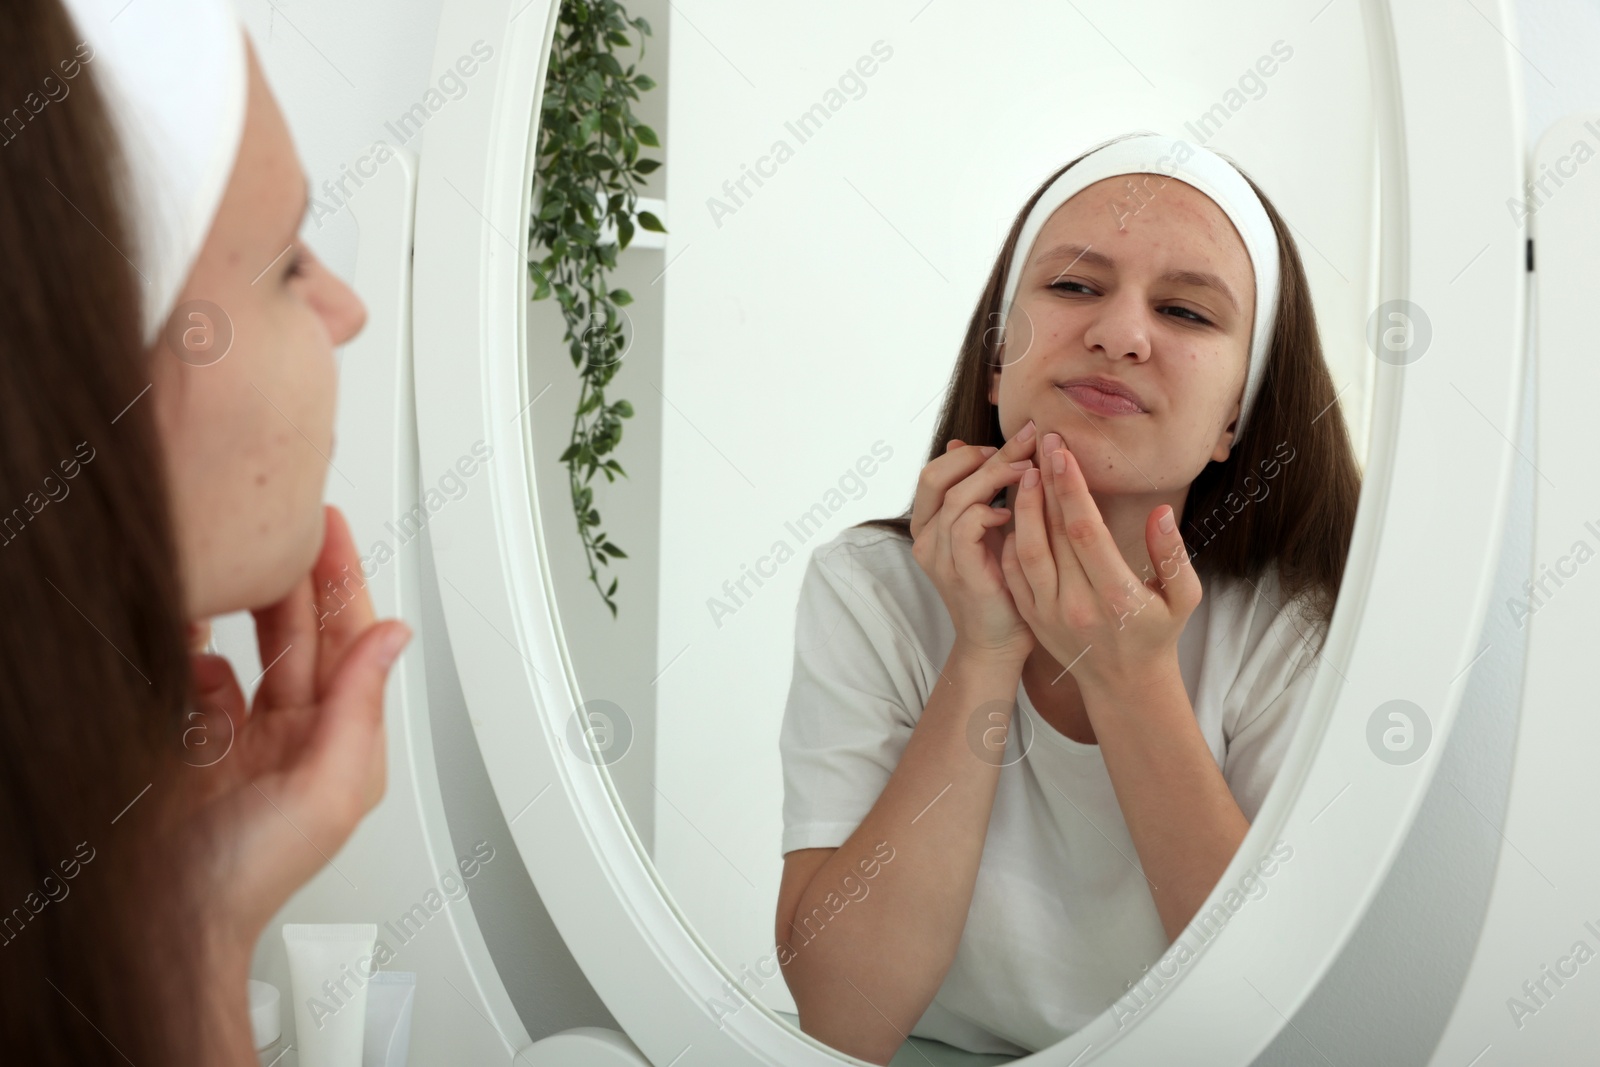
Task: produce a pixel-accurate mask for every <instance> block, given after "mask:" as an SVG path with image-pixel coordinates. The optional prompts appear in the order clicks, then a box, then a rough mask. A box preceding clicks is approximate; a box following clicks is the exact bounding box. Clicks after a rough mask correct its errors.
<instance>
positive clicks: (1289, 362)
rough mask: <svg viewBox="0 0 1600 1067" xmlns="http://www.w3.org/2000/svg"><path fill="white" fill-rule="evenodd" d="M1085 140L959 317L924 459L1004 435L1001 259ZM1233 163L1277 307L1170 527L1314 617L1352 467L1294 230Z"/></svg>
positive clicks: (1325, 607)
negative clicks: (1238, 410) (1217, 442)
mask: <svg viewBox="0 0 1600 1067" xmlns="http://www.w3.org/2000/svg"><path fill="white" fill-rule="evenodd" d="M1127 136H1133V135H1127ZM1121 139H1122V138H1113V139H1112V140H1113V141H1115V140H1121ZM1105 143H1106V144H1109V143H1112V142H1111V141H1108V142H1105ZM1099 147H1103V145H1097V146H1096V148H1099ZM1093 151H1095V149H1094V148H1091V149H1090V150H1089V151H1088V152H1085V153H1084V154H1083V155H1080V156H1078V157H1077V158H1076V159H1073V160H1072V162H1070V163H1068V164H1066V166H1064V167H1062V168H1061V169H1060V170H1058V171H1056V172H1055V173H1054V174H1052V175H1050V177H1048V178H1046V179H1045V180H1044V182H1042V183H1041V184H1040V185H1039V188H1038V189H1036V190H1035V191H1034V193H1033V195H1032V196H1030V197H1029V198H1028V202H1027V203H1025V204H1024V205H1023V206H1022V209H1021V210H1020V211H1018V212H1017V217H1016V220H1015V221H1014V222H1013V223H1012V224H1011V232H1010V233H1009V234H1008V235H1007V237H1006V240H1005V244H1004V245H1003V246H1002V247H1001V249H1000V254H999V255H998V256H997V257H996V258H995V261H994V267H993V268H992V269H991V270H990V272H989V282H988V284H987V285H986V286H985V287H984V290H983V293H982V295H981V296H980V297H979V298H978V306H977V307H976V308H974V309H973V312H972V318H971V319H970V320H969V321H968V323H967V333H966V337H965V339H964V340H963V341H962V343H961V351H960V355H959V357H958V359H957V360H956V366H955V370H954V372H953V373H952V375H951V379H950V387H949V389H948V390H947V391H946V393H945V399H944V407H943V410H942V411H941V413H940V416H939V425H938V427H937V428H936V429H935V430H934V434H933V442H932V444H931V445H930V447H929V449H928V458H927V461H926V462H928V463H931V462H933V461H934V460H935V459H937V458H938V457H939V456H942V455H944V452H945V442H946V441H949V440H951V439H952V438H954V439H956V440H960V441H962V442H964V443H966V444H969V445H971V444H977V445H995V446H999V445H1002V444H1004V443H1005V437H1004V436H1003V435H1002V433H1001V431H1000V410H999V408H998V407H997V406H995V405H994V404H991V403H990V402H989V377H990V372H991V370H992V369H993V368H994V367H997V366H1000V365H1001V363H1000V355H999V352H998V351H997V350H998V348H999V342H1000V338H999V337H998V336H997V334H998V331H997V330H996V329H995V328H994V324H995V323H997V322H999V321H1000V315H999V311H1000V298H1001V296H1002V295H1003V292H1004V272H1005V269H1006V265H1007V264H1009V263H1010V262H1011V257H1012V254H1013V252H1014V251H1015V249H1016V245H1017V239H1018V235H1019V233H1020V232H1021V230H1022V225H1023V223H1024V222H1025V221H1026V219H1027V217H1028V214H1029V212H1031V211H1032V210H1033V205H1034V204H1035V203H1036V202H1037V201H1038V199H1039V197H1040V196H1041V195H1043V193H1044V191H1045V189H1046V188H1048V187H1049V185H1050V183H1051V182H1053V181H1055V179H1056V178H1057V177H1058V176H1059V175H1060V174H1061V173H1062V172H1063V171H1065V170H1067V169H1068V168H1070V167H1072V166H1073V164H1075V163H1077V162H1078V161H1079V160H1081V159H1083V157H1084V156H1086V155H1088V154H1089V153H1090V152H1093ZM1224 158H1226V157H1224ZM1228 162H1229V163H1230V164H1233V161H1232V160H1228ZM1233 165H1234V167H1235V169H1239V168H1238V165H1237V164H1233ZM1239 173H1240V174H1242V175H1244V179H1245V181H1247V182H1249V183H1250V187H1251V188H1252V189H1254V190H1255V192H1256V195H1257V196H1259V197H1260V198H1261V204H1262V206H1263V207H1265V208H1266V211H1267V217H1268V218H1270V219H1271V220H1272V228H1273V230H1275V231H1276V233H1277V237H1278V262H1279V287H1278V308H1277V315H1276V318H1275V319H1274V323H1273V329H1272V339H1271V343H1270V344H1269V345H1268V349H1267V365H1266V367H1265V369H1264V370H1263V372H1262V381H1261V386H1260V389H1259V391H1258V393H1257V396H1256V400H1255V406H1254V408H1253V409H1252V410H1251V412H1250V416H1249V419H1248V420H1247V422H1246V424H1245V428H1244V432H1243V433H1242V434H1240V435H1239V437H1238V438H1237V439H1236V440H1235V441H1234V444H1233V448H1232V450H1231V451H1230V452H1229V453H1228V458H1227V459H1225V460H1221V461H1215V460H1213V461H1212V462H1210V463H1208V464H1207V465H1206V466H1205V468H1204V469H1202V470H1201V472H1200V473H1199V475H1197V476H1196V477H1195V480H1194V482H1193V483H1192V484H1191V485H1190V486H1189V492H1188V495H1187V497H1186V498H1185V500H1184V507H1183V522H1182V526H1181V529H1182V532H1183V539H1184V542H1185V544H1186V546H1187V548H1188V552H1189V555H1190V558H1191V559H1192V560H1193V561H1194V563H1195V565H1196V567H1197V569H1203V571H1204V573H1206V574H1207V575H1210V576H1219V577H1228V578H1238V579H1249V580H1250V581H1252V582H1254V581H1256V580H1257V579H1259V578H1260V577H1261V574H1262V572H1263V571H1264V570H1265V569H1266V568H1267V566H1268V565H1269V564H1276V565H1277V571H1278V575H1279V578H1280V581H1281V583H1282V585H1281V591H1282V593H1283V595H1284V597H1285V598H1286V600H1298V601H1299V603H1300V604H1301V605H1303V606H1304V608H1305V610H1306V611H1307V614H1308V615H1309V617H1310V618H1311V619H1314V620H1317V621H1320V622H1321V623H1322V624H1323V625H1324V626H1325V625H1326V623H1327V622H1328V620H1329V618H1330V617H1331V616H1332V614H1333V606H1334V603H1335V601H1336V600H1337V598H1338V594H1339V583H1340V580H1341V579H1342V578H1343V576H1344V565H1345V558H1346V557H1347V556H1348V554H1349V551H1350V537H1351V533H1352V531H1353V530H1354V528H1355V517H1356V501H1357V498H1358V497H1359V495H1360V491H1361V471H1360V467H1359V466H1358V465H1357V463H1356V457H1355V451H1354V449H1353V448H1352V447H1351V442H1350V433H1349V430H1348V428H1347V427H1346V425H1345V422H1344V418H1343V416H1342V414H1341V413H1340V411H1339V409H1338V406H1337V404H1336V403H1335V400H1336V399H1337V394H1336V393H1335V391H1334V388H1333V378H1332V376H1331V375H1330V374H1329V373H1328V366H1327V363H1326V362H1324V360H1323V357H1322V341H1321V339H1320V337H1319V336H1318V333H1317V320H1316V313H1315V311H1314V310H1313V308H1312V305H1311V290H1310V287H1309V286H1308V285H1307V284H1306V275H1305V268H1304V267H1303V266H1302V265H1301V262H1300V253H1299V251H1298V250H1297V249H1296V247H1295V243H1294V238H1293V237H1292V236H1290V233H1289V228H1288V227H1287V226H1286V225H1284V222H1283V219H1282V217H1281V216H1280V215H1279V214H1278V211H1277V209H1276V208H1275V207H1273V205H1272V201H1271V200H1269V199H1267V196H1266V194H1265V193H1263V192H1262V191H1261V189H1260V187H1259V186H1257V185H1256V183H1255V182H1254V181H1253V180H1251V178H1250V176H1249V175H1247V174H1244V171H1243V170H1240V171H1239ZM856 525H857V526H875V527H881V528H883V529H888V530H893V531H896V532H897V533H900V534H901V535H903V536H905V537H906V538H910V536H911V508H910V506H909V505H908V506H907V508H906V510H905V512H904V513H903V514H901V515H899V516H896V517H894V518H887V519H869V520H867V521H866V522H862V523H857V524H856ZM1280 606H1282V605H1280Z"/></svg>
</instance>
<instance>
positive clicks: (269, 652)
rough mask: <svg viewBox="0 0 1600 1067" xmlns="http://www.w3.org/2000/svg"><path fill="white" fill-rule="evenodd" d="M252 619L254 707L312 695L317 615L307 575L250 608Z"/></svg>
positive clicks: (308, 700) (306, 700) (286, 703)
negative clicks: (256, 662)
mask: <svg viewBox="0 0 1600 1067" xmlns="http://www.w3.org/2000/svg"><path fill="white" fill-rule="evenodd" d="M250 615H251V617H252V618H254V619H255V623H256V652H257V654H258V655H259V656H260V658H261V670H262V675H261V686H260V688H259V689H257V691H256V698H255V700H256V707H258V708H263V707H265V708H273V707H286V706H294V705H299V704H309V703H311V702H313V701H314V700H315V699H316V677H317V675H316V672H317V616H316V611H315V610H314V609H313V607H312V592H311V577H310V576H309V575H307V576H306V577H304V578H302V579H300V581H298V582H296V583H295V585H294V588H293V589H291V590H289V593H288V595H286V596H285V597H284V598H283V599H282V600H280V601H278V602H277V603H276V604H270V605H268V606H267V607H264V608H256V609H255V610H253V611H251V612H250Z"/></svg>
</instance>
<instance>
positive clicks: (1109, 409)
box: [1056, 378, 1145, 415]
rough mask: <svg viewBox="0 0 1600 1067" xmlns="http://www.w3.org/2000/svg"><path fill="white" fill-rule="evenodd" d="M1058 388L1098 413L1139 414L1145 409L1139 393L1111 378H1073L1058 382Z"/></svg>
mask: <svg viewBox="0 0 1600 1067" xmlns="http://www.w3.org/2000/svg"><path fill="white" fill-rule="evenodd" d="M1056 388H1057V389H1060V390H1061V391H1062V393H1064V394H1065V395H1066V396H1068V397H1069V398H1071V400H1072V401H1073V402H1074V403H1076V404H1077V405H1078V406H1079V407H1081V408H1083V409H1084V410H1086V411H1089V412H1091V413H1093V414H1096V415H1138V414H1142V413H1144V410H1145V407H1144V404H1143V402H1142V401H1140V399H1139V394H1138V393H1135V392H1134V391H1133V390H1132V389H1129V388H1128V387H1127V386H1125V385H1123V384H1122V383H1121V382H1114V381H1112V380H1110V379H1109V378H1073V379H1071V380H1069V381H1065V382H1060V383H1058V384H1057V385H1056Z"/></svg>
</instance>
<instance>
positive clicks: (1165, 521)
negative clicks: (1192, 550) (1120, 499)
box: [1144, 504, 1202, 611]
mask: <svg viewBox="0 0 1600 1067" xmlns="http://www.w3.org/2000/svg"><path fill="white" fill-rule="evenodd" d="M1169 525H1170V526H1171V529H1170V530H1169V529H1167V527H1168V526H1169ZM1144 542H1145V547H1147V548H1148V549H1149V550H1150V560H1151V562H1152V563H1154V564H1155V570H1156V574H1155V577H1153V578H1151V579H1150V580H1148V581H1147V582H1145V585H1146V587H1148V588H1149V589H1151V591H1152V592H1155V593H1157V594H1159V595H1161V596H1163V597H1165V598H1166V601H1167V603H1168V604H1170V605H1172V606H1173V607H1174V608H1176V609H1179V610H1182V609H1184V608H1187V609H1189V610H1191V611H1192V610H1193V609H1194V608H1195V607H1197V606H1198V605H1199V603H1200V598H1201V595H1202V590H1201V586H1200V576H1199V575H1198V574H1196V573H1195V570H1194V563H1193V561H1191V560H1190V559H1189V549H1188V547H1187V546H1186V545H1185V544H1184V543H1183V534H1181V533H1179V532H1178V524H1177V521H1176V516H1174V515H1173V513H1172V506H1171V505H1169V504H1163V505H1161V506H1160V507H1159V508H1155V509H1154V510H1152V511H1151V512H1150V514H1149V515H1148V516H1147V517H1146V518H1145V524H1144Z"/></svg>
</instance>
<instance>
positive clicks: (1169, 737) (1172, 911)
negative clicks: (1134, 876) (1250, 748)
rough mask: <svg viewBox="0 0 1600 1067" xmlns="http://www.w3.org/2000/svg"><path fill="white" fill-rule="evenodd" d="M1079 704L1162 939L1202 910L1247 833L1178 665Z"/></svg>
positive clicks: (1089, 694) (1091, 692)
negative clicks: (1086, 716) (1119, 810)
mask: <svg viewBox="0 0 1600 1067" xmlns="http://www.w3.org/2000/svg"><path fill="white" fill-rule="evenodd" d="M1084 705H1085V707H1086V709H1087V710H1088V713H1089V719H1090V722H1091V723H1092V725H1093V726H1094V732H1095V738H1096V739H1097V740H1098V741H1099V744H1100V750H1101V754H1102V755H1103V756H1104V758H1105V762H1106V770H1107V771H1108V772H1109V774H1110V775H1111V783H1112V786H1113V787H1114V788H1115V790H1116V794H1117V802H1118V804H1119V805H1120V806H1121V808H1122V814H1123V819H1124V820H1125V821H1126V822H1127V824H1128V832H1129V834H1130V836H1132V838H1133V843H1134V847H1135V849H1137V851H1138V853H1139V862H1140V864H1141V865H1142V866H1143V868H1144V874H1145V878H1146V879H1147V884H1148V885H1149V887H1150V895H1151V897H1152V898H1153V899H1154V901H1155V905H1156V911H1157V913H1158V914H1159V915H1160V916H1161V925H1162V926H1163V927H1164V928H1165V930H1166V933H1167V940H1168V941H1169V942H1170V941H1173V940H1176V939H1177V936H1178V935H1179V934H1180V933H1182V932H1183V929H1184V927H1185V926H1187V925H1188V924H1189V921H1190V920H1191V919H1193V918H1194V916H1195V913H1196V912H1198V911H1199V910H1200V905H1201V904H1203V903H1204V902H1205V899H1206V897H1207V896H1208V895H1209V894H1210V893H1211V890H1212V888H1213V887H1215V886H1216V884H1217V882H1218V880H1219V879H1221V877H1222V872H1223V871H1225V870H1226V869H1227V867H1228V863H1229V861H1230V860H1232V859H1233V856H1234V853H1235V852H1237V851H1238V850H1239V844H1240V842H1242V841H1243V840H1244V837H1245V834H1246V833H1247V832H1248V831H1249V829H1250V823H1249V821H1248V820H1247V819H1246V818H1245V817H1244V813H1243V812H1242V811H1240V810H1239V805H1238V803H1237V802H1236V801H1235V800H1234V799H1233V793H1232V792H1231V791H1230V790H1229V789H1228V783H1227V781H1226V780H1225V779H1224V778H1223V777H1222V772H1221V770H1220V769H1219V768H1218V767H1217V761H1216V758H1215V757H1214V756H1213V755H1212V754H1211V749H1210V748H1209V746H1208V745H1207V744H1206V740H1205V737H1204V735H1202V734H1201V732H1200V725H1199V723H1198V722H1197V721H1196V720H1195V716H1194V709H1193V708H1192V706H1191V705H1190V703H1189V695H1188V693H1187V691H1186V690H1185V689H1184V685H1183V678H1182V677H1181V676H1180V675H1179V673H1178V668H1177V664H1176V663H1173V664H1171V665H1170V667H1167V668H1163V669H1162V670H1160V671H1157V672H1155V673H1153V674H1152V675H1151V676H1149V677H1148V678H1146V679H1144V680H1142V683H1141V684H1138V685H1126V686H1120V687H1116V688H1115V689H1111V688H1107V689H1103V690H1102V689H1097V688H1096V687H1095V686H1093V684H1091V686H1090V687H1089V688H1088V689H1086V690H1085V691H1084Z"/></svg>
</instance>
